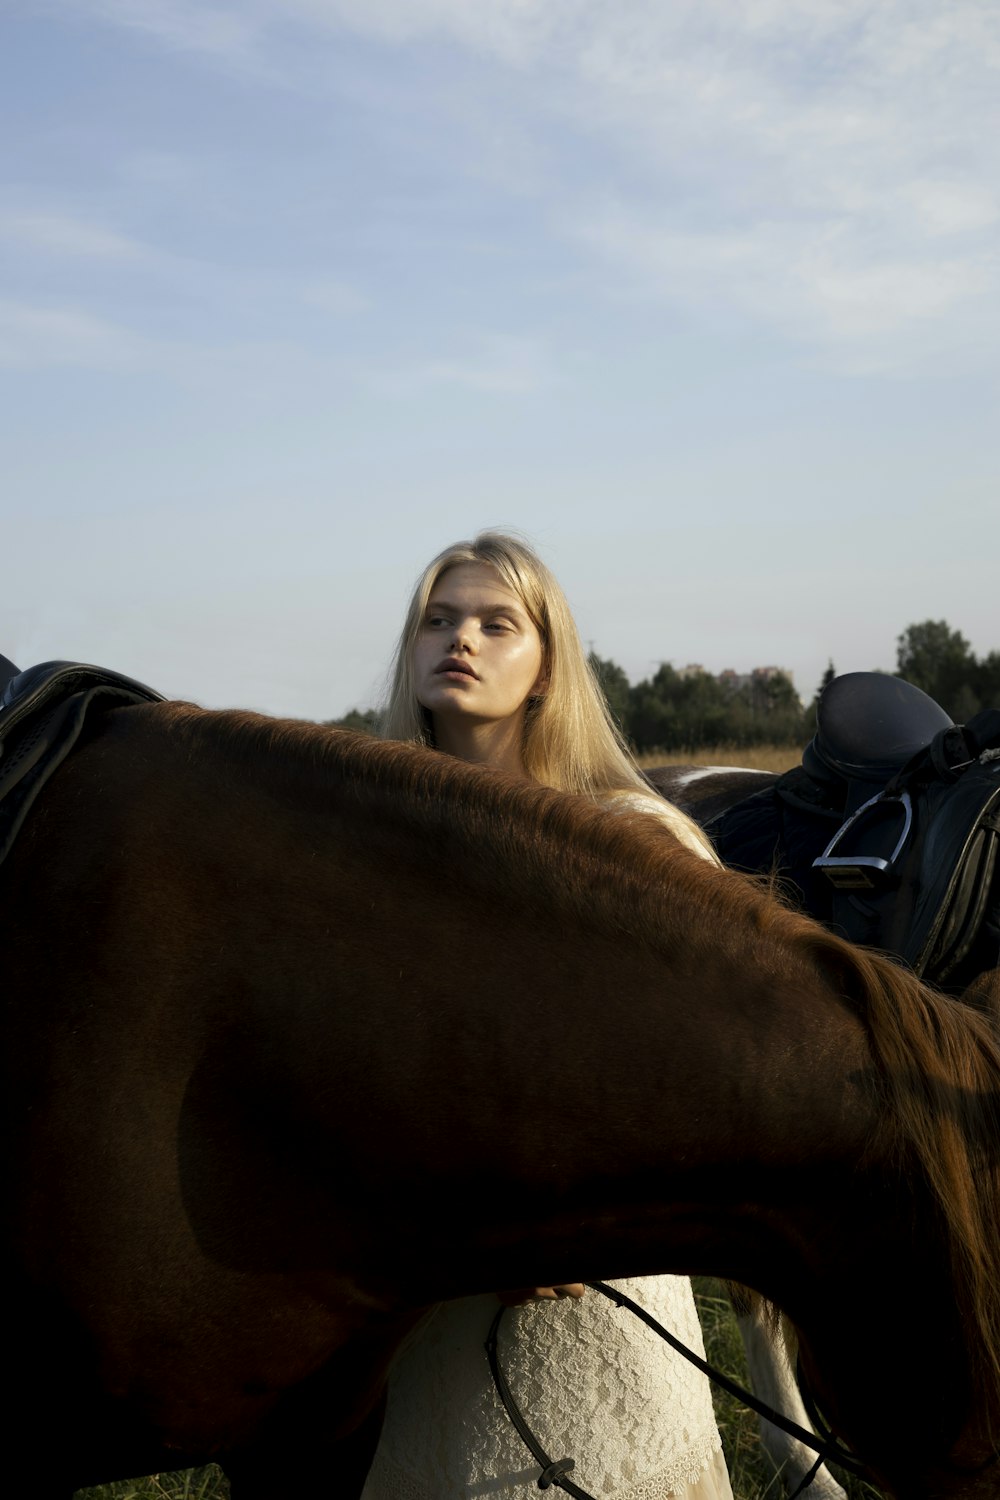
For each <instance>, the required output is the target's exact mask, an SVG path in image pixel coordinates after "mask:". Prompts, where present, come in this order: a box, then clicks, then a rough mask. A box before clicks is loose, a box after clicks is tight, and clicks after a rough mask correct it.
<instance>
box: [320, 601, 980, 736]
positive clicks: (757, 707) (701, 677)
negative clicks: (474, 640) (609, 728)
mask: <svg viewBox="0 0 1000 1500" xmlns="http://www.w3.org/2000/svg"><path fill="white" fill-rule="evenodd" d="M590 665H591V667H592V668H593V671H594V673H595V675H596V677H597V680H598V682H599V683H600V684H601V687H602V689H603V691H604V695H605V697H606V699H607V701H608V706H609V708H610V710H611V714H612V716H613V718H614V720H615V722H616V723H617V724H618V726H619V728H620V729H621V731H622V733H623V735H624V736H625V738H626V740H627V741H628V742H629V744H630V745H631V746H632V748H633V749H634V750H635V751H636V753H637V754H645V753H648V752H650V751H654V750H664V751H679V750H682V751H683V750H700V749H704V748H706V747H708V746H710V745H732V746H737V747H738V746H750V745H804V744H805V743H806V742H807V740H809V739H810V738H811V737H812V734H813V732H814V730H815V727H816V702H817V700H818V698H819V695H820V693H821V692H822V690H823V688H824V687H825V686H826V684H827V683H828V682H829V681H830V680H831V678H833V677H834V676H835V675H836V669H835V667H834V665H833V662H832V661H831V662H830V664H829V666H828V667H827V669H826V671H825V672H824V674H823V679H822V681H821V682H820V684H819V687H818V688H817V690H816V694H815V696H814V697H813V699H812V702H811V703H809V704H808V705H807V706H806V707H803V705H802V702H801V701H800V699H799V696H798V694H797V693H796V691H795V687H794V685H793V683H792V680H791V678H790V677H789V676H788V675H787V673H785V672H780V671H778V672H766V673H762V672H758V673H753V674H750V676H749V677H744V678H731V677H729V676H724V677H721V678H720V677H716V676H713V675H712V674H711V673H710V672H704V671H700V670H693V669H691V668H686V669H685V670H684V671H681V672H679V671H677V670H676V669H675V668H674V667H673V666H672V665H671V664H670V663H669V662H663V663H662V664H661V665H660V666H659V667H658V668H657V670H656V672H655V673H654V674H653V675H652V676H651V677H648V678H644V679H643V681H641V682H637V683H631V682H629V679H628V676H627V675H626V673H625V671H624V670H623V668H622V667H620V666H619V665H618V663H617V662H614V661H611V660H610V659H608V658H605V657H601V656H598V655H597V653H596V652H593V651H592V652H591V653H590ZM893 675H895V676H897V677H904V678H905V679H906V680H907V681H908V682H912V683H913V684H914V686H915V687H919V688H922V689H923V691H924V692H925V693H928V694H929V695H930V696H931V697H932V698H934V699H935V700H936V701H937V702H938V703H939V704H940V705H941V707H942V708H943V709H944V710H945V712H946V713H948V714H950V715H951V717H952V718H953V719H954V720H955V722H956V723H959V724H961V723H964V722H965V721H966V720H968V719H970V718H971V717H972V715H973V714H974V713H976V712H977V711H978V710H979V709H981V708H995V707H1000V651H991V652H990V653H989V654H988V655H987V656H985V657H982V658H981V659H980V658H977V657H976V655H975V653H974V652H973V651H972V648H971V647H970V645H969V643H968V641H967V640H966V639H965V637H964V636H963V635H962V634H961V633H960V632H959V631H957V630H952V629H951V627H950V626H949V625H948V623H947V621H945V620H924V621H923V622H921V623H920V624H917V625H908V626H907V628H906V629H905V630H904V631H903V633H902V635H900V636H899V637H898V639H897V642H896V671H895V673H894V674H893ZM377 720H378V716H377V713H376V711H375V710H374V709H370V708H369V709H364V710H359V709H352V710H351V712H350V713H348V714H345V715H344V717H343V718H341V719H334V720H331V721H330V722H331V723H334V724H336V725H338V726H341V727H343V728H346V729H362V730H368V731H370V732H374V731H376V730H377Z"/></svg>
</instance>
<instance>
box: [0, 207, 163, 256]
mask: <svg viewBox="0 0 1000 1500" xmlns="http://www.w3.org/2000/svg"><path fill="white" fill-rule="evenodd" d="M4 240H6V241H8V242H10V243H12V244H15V245H20V246H23V247H26V248H28V249H30V250H40V251H43V252H46V253H50V254H53V255H64V256H71V257H75V256H83V257H86V258H92V259H95V260H131V259H134V258H135V257H137V256H140V255H143V254H144V253H145V248H144V247H143V246H142V245H140V244H138V242H137V241H135V240H131V239H128V238H126V236H125V235H121V234H118V233H116V232H115V230H113V229H107V228H105V227H104V226H103V225H100V224H92V223H88V222H86V221H84V220H81V219H75V218H71V217H68V216H66V215H62V214H54V213H4V214H0V241H4Z"/></svg>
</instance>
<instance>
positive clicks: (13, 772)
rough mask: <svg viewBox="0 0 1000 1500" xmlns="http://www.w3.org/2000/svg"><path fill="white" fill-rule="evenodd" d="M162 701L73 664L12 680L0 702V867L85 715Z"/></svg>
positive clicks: (116, 677)
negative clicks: (96, 711) (95, 711)
mask: <svg viewBox="0 0 1000 1500" xmlns="http://www.w3.org/2000/svg"><path fill="white" fill-rule="evenodd" d="M162 701H163V695H162V693H157V692H155V691H154V690H153V689H152V688H148V687H146V686H144V684H143V683H141V682H135V681H133V680H132V679H131V678H129V677H123V676H121V674H120V673H117V672H109V671H106V670H105V669H104V668H103V667H92V666H87V665H84V664H82V663H78V662H43V663H42V664H41V665H40V666H37V667H32V668H30V669H29V670H28V671H26V672H22V673H20V674H19V675H18V676H17V677H15V678H13V680H12V681H11V682H9V683H8V685H7V687H6V688H5V690H4V693H3V698H2V700H0V863H2V861H3V860H4V859H6V857H7V855H8V853H9V852H10V849H11V847H12V845H13V843H14V840H15V839H16V837H17V835H18V833H19V832H20V830H21V828H22V826H23V824H24V820H25V818H26V817H27V815H28V812H29V811H30V809H31V806H32V803H33V802H34V800H35V798H36V797H37V796H38V794H39V792H40V791H41V789H42V787H43V786H44V785H45V783H46V782H47V781H48V779H49V777H50V776H51V775H52V774H53V772H54V771H55V770H56V769H57V768H58V767H59V766H60V765H61V764H62V762H63V761H64V760H65V758H66V756H67V755H68V754H69V752H70V751H71V750H72V748H73V746H74V745H75V744H76V742H77V740H78V739H79V737H80V732H81V730H82V729H83V726H84V722H85V720H86V719H87V717H88V715H89V714H90V713H91V712H92V711H93V710H95V709H109V708H121V707H124V706H126V705H128V704H134V703H156V702H162Z"/></svg>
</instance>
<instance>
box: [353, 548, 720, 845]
mask: <svg viewBox="0 0 1000 1500" xmlns="http://www.w3.org/2000/svg"><path fill="white" fill-rule="evenodd" d="M461 563H479V564H483V565H484V566H486V567H488V568H492V569H493V571H494V572H495V573H496V574H497V576H498V578H499V579H500V580H501V582H502V583H503V584H504V585H505V586H506V587H507V588H509V589H510V591H511V592H512V593H513V594H515V595H516V596H517V598H518V599H519V600H520V601H521V603H522V605H523V606H524V608H525V610H526V611H527V613H528V615H529V616H530V618H531V620H532V622H533V623H534V625H535V628H536V630H537V631H538V634H539V636H540V637H541V643H542V651H543V654H544V663H545V669H546V672H547V686H546V689H545V691H544V693H541V694H539V695H538V697H536V698H533V699H532V700H531V702H530V704H529V706H528V712H527V714H526V716H525V722H524V745H523V758H524V768H525V771H526V772H527V774H528V775H529V776H530V777H531V778H532V779H533V780H534V781H537V782H540V783H541V784H542V785H543V786H551V787H555V788H556V789H557V790H559V791H564V792H580V793H582V794H583V795H584V796H587V797H590V798H592V799H593V800H594V801H597V802H609V801H612V799H613V798H614V797H615V794H621V793H631V794H632V796H633V797H634V796H636V795H638V796H642V797H644V798H648V800H649V801H650V803H651V804H653V806H654V807H655V809H656V810H657V811H658V812H659V813H660V815H661V816H662V817H664V819H665V820H666V821H667V822H669V823H670V824H671V825H672V826H673V827H674V831H675V832H676V833H677V834H678V836H679V837H680V838H681V839H683V840H684V842H685V843H687V844H691V843H694V844H695V845H696V846H697V847H698V848H699V849H702V850H707V851H709V852H711V844H710V843H709V841H708V839H707V838H706V837H705V835H704V834H703V833H702V831H701V829H700V828H699V827H698V826H697V824H696V823H694V822H693V821H692V820H691V819H690V818H689V817H688V816H687V815H686V814H685V813H682V812H681V811H680V809H679V808H675V807H674V806H673V804H672V803H669V802H667V801H665V800H664V799H663V798H662V797H660V796H659V795H658V794H657V793H656V792H654V791H653V790H652V789H651V787H650V785H649V783H648V782H647V781H646V779H645V777H644V776H643V775H642V773H641V771H640V770H639V768H638V766H637V765H636V764H635V761H634V760H633V759H632V756H631V754H630V752H629V750H628V748H627V747H626V745H625V742H624V740H623V739H622V736H621V734H620V732H619V730H618V728H617V727H616V725H615V723H614V721H613V719H612V718H611V715H610V713H609V711H608V706H607V703H606V701H605V697H604V693H603V692H602V690H601V687H600V684H599V683H598V681H597V678H596V677H595V676H594V673H593V671H592V670H591V667H590V664H589V662H588V661H587V658H586V656H585V655H584V651H583V645H582V643H581V641H580V636H579V632H578V631H577V628H576V622H575V620H574V619H573V616H572V613H571V612H570V607H569V605H568V604H567V602H566V596H565V594H564V593H563V591H562V589H561V588H560V586H559V584H558V582H557V581H556V579H555V577H554V576H553V574H552V573H551V571H550V570H549V569H548V568H547V567H546V566H545V564H544V563H543V562H542V560H541V558H540V557H538V556H537V555H536V553H535V552H534V551H533V550H532V549H531V547H529V546H528V544H527V543H526V542H524V541H522V540H521V539H520V538H519V537H516V536H511V535H508V534H506V533H504V532H499V531H484V532H481V533H480V534H479V536H477V537H476V538H475V539H474V540H473V541H471V542H456V543H455V545H454V546H452V547H446V548H445V550H444V551H443V552H439V553H438V555H437V557H435V558H434V559H433V561H432V562H430V563H429V564H428V566H427V567H426V568H425V569H424V571H423V573H422V574H421V575H420V578H419V579H418V581H417V586H416V588H415V589H414V591H413V597H412V598H411V600H410V606H409V609H408V610H407V612H406V619H405V621H404V623H403V629H402V632H401V634H400V637H399V642H398V644H397V646H396V653H395V657H394V660H393V666H392V669H391V674H390V685H389V696H388V701H387V703H386V706H385V709H384V711H383V713H382V715H381V719H380V730H381V733H382V735H383V737H384V738H385V739H393V740H416V741H417V742H418V743H420V744H425V745H433V744H434V731H433V725H432V723H431V716H430V714H429V713H428V712H427V710H426V709H425V708H423V707H422V705H421V704H420V702H419V700H418V698H417V693H416V686H415V682H414V674H413V647H414V644H415V642H416V639H417V634H418V632H419V630H420V627H421V625H422V624H423V620H424V615H425V613H426V610H427V603H428V600H429V599H430V596H431V593H432V591H433V589H434V587H435V585H436V584H437V582H438V579H439V578H440V577H441V576H442V574H444V573H447V571H448V569H449V568H454V567H457V566H458V565H459V564H461ZM630 800H631V799H630Z"/></svg>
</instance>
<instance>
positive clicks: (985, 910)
mask: <svg viewBox="0 0 1000 1500" xmlns="http://www.w3.org/2000/svg"><path fill="white" fill-rule="evenodd" d="M708 831H709V833H710V834H711V835H712V838H713V839H714V840H715V843H716V847H717V848H718V850H719V853H720V855H721V856H722V858H723V860H725V861H726V863H727V864H731V865H733V866H735V867H736V868H738V869H743V870H748V871H751V872H761V871H767V870H771V869H776V870H777V872H778V874H779V875H780V876H781V877H782V878H783V879H784V880H785V881H786V882H787V883H788V884H789V886H790V887H791V894H792V895H793V897H794V898H795V899H796V900H797V901H798V903H799V904H800V905H801V906H803V907H804V908H805V909H806V910H807V911H809V912H810V913H811V914H812V915H813V916H815V917H818V918H819V920H820V921H822V922H825V923H826V924H827V925H828V926H830V927H832V928H833V929H834V930H835V931H838V932H840V933H841V934H842V935H843V936H845V937H847V938H849V939H850V940H851V941H853V942H858V943H864V944H868V945H870V946H873V947H878V948H881V949H884V950H885V951H886V952H890V953H892V954H894V955H896V956H897V957H900V958H902V959H903V960H904V961H905V962H906V963H908V964H909V965H910V967H912V968H913V970H914V971H915V972H916V973H917V974H920V975H922V976H923V977H925V978H926V979H927V980H928V981H929V982H931V983H934V984H936V985H937V986H939V987H941V988H948V989H955V990H959V989H962V988H964V987H965V985H966V984H968V983H969V982H970V981H971V980H972V979H973V978H975V977H976V975H977V974H979V973H981V972H982V971H983V970H985V969H987V968H992V967H995V966H996V965H997V964H1000V860H998V850H1000V711H998V710H996V709H987V710H984V712H982V713H980V714H978V715H976V717H975V718H974V719H972V720H970V722H969V723H968V724H967V725H964V726H958V725H956V724H954V723H953V722H952V720H951V719H950V718H949V717H948V715H947V714H946V713H945V712H944V710H943V709H942V708H940V707H939V705H938V704H936V703H935V702H934V700H933V699H932V698H929V697H928V696H927V694H926V693H922V692H921V691H920V689H919V688H915V687H913V685H912V684H910V683H907V682H903V681H902V680H901V679H899V678H895V677H888V676H885V675H883V674H881V673H875V672H852V673H848V674H847V675H845V676H844V677H838V678H834V680H833V681H832V682H831V683H830V684H829V686H828V687H827V689H826V690H825V692H824V693H823V695H822V696H821V698H820V701H819V705H818V709H817V727H816V734H815V735H814V737H813V739H812V740H811V742H810V743H809V745H808V746H807V747H806V750H805V751H804V753H803V756H802V764H801V765H800V766H797V767H795V768H794V770H792V771H789V772H787V773H786V775H784V776H782V777H780V778H779V779H778V780H777V782H775V783H774V784H773V785H772V786H769V787H767V788H765V789H763V790H762V791H760V792H758V793H755V794H754V796H753V797H750V798H747V799H746V800H745V801H743V802H741V803H739V804H738V805H737V806H736V807H733V808H729V809H727V810H726V811H725V812H723V813H721V814H720V815H718V816H717V817H716V818H715V819H714V820H713V821H712V822H711V823H710V824H709V825H708Z"/></svg>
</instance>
